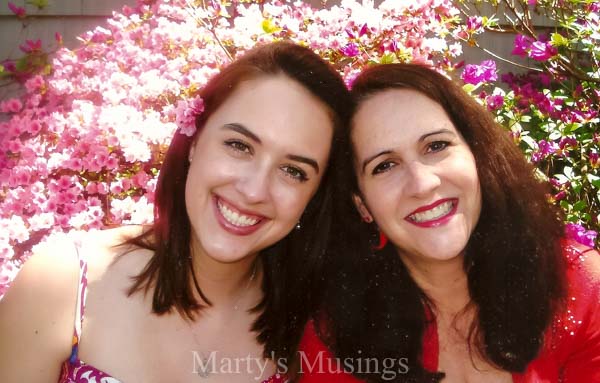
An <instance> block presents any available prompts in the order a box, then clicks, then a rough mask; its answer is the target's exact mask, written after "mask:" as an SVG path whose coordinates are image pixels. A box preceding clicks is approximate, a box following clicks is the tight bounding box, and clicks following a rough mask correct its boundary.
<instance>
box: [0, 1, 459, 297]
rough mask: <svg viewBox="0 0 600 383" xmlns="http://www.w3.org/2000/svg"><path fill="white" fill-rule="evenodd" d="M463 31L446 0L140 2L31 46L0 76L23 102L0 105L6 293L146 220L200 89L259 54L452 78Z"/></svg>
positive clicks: (351, 72) (0, 284)
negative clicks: (249, 54)
mask: <svg viewBox="0 0 600 383" xmlns="http://www.w3.org/2000/svg"><path fill="white" fill-rule="evenodd" d="M9 5H10V6H11V9H12V10H13V12H14V13H15V15H16V17H21V18H25V17H27V15H26V14H25V10H23V9H22V8H19V7H16V6H14V5H13V4H12V3H10V4H9ZM459 21H460V18H459V10H458V9H457V8H456V7H455V6H454V4H453V3H452V2H451V1H446V0H428V1H425V0H423V1H411V2H400V1H395V0H390V1H385V2H383V3H382V4H381V5H380V6H378V7H374V6H373V4H372V3H369V2H365V4H359V3H358V2H356V1H351V0H344V1H342V3H341V5H339V6H333V7H330V8H327V9H314V8H312V7H311V6H309V5H307V4H304V3H303V2H300V1H296V2H294V3H292V2H289V1H280V2H275V3H270V4H268V3H264V2H262V1H233V2H231V1H225V0H223V1H217V0H212V1H192V0H188V1H185V0H170V1H169V0H158V1H148V0H140V1H139V2H138V5H137V6H136V7H135V8H130V7H124V8H123V9H122V11H121V12H115V13H114V14H113V16H112V17H111V18H110V19H109V20H108V23H107V26H106V27H98V28H96V29H94V30H92V31H89V32H88V33H85V34H84V35H82V36H80V39H81V41H82V44H81V45H80V46H79V47H77V48H76V49H67V48H64V47H62V48H60V49H59V50H58V51H57V52H55V53H54V55H53V59H52V60H49V59H48V57H49V56H48V54H47V52H43V51H42V49H41V44H40V43H39V42H38V41H28V42H25V44H24V45H23V46H22V48H23V52H24V56H23V58H21V59H19V60H17V61H16V62H4V63H2V67H1V70H0V80H1V81H5V82H6V81H12V82H18V83H20V84H22V86H23V92H24V94H23V95H22V96H20V97H16V98H11V99H6V100H3V101H1V102H0V113H2V114H3V117H4V119H3V120H2V119H0V121H3V122H0V148H1V150H0V295H2V293H3V291H4V290H5V289H6V286H7V285H8V283H9V281H10V280H11V278H12V277H13V276H14V274H15V273H16V270H17V269H18V267H19V266H20V265H21V264H22V262H23V261H24V259H26V257H27V256H28V254H29V253H30V251H31V248H32V246H33V245H35V244H36V243H38V242H40V241H41V240H43V239H44V238H46V237H47V236H48V235H50V234H52V233H60V232H67V231H70V230H91V229H97V228H103V227H108V226H112V225H117V224H127V223H137V224H144V223H149V222H151V220H152V216H153V215H152V213H153V196H154V188H155V185H156V176H157V174H158V172H159V171H160V165H161V162H162V160H163V157H164V155H165V152H166V149H167V147H168V145H169V141H170V139H171V137H172V136H173V135H174V134H188V135H190V134H192V133H193V132H194V125H193V122H194V116H195V114H197V113H201V112H202V109H203V104H202V100H201V99H200V98H199V97H198V91H199V89H201V88H202V86H203V85H204V84H205V83H206V81H207V79H208V78H209V77H211V76H212V75H213V74H215V73H216V72H218V71H219V70H220V69H221V68H223V67H224V66H226V65H227V64H229V63H230V62H231V61H232V60H234V59H235V57H237V56H238V55H239V54H241V53H243V52H244V51H246V50H248V49H249V48H251V47H253V46H254V45H255V44H257V43H263V42H270V41H275V40H281V39H288V40H292V41H295V42H298V43H300V44H304V45H306V46H309V47H310V48H312V49H313V50H315V51H316V52H317V53H319V54H320V55H321V56H322V57H324V58H325V59H326V60H328V61H330V62H331V63H332V64H334V65H335V66H336V67H337V68H338V69H339V71H340V73H342V75H343V76H344V77H345V78H346V79H347V81H348V82H350V81H351V80H352V79H353V78H354V76H355V75H356V74H357V73H358V72H359V71H360V70H361V68H363V67H364V66H365V65H368V64H369V63H381V62H383V63H389V62H398V61H415V62H421V63H424V64H429V65H434V66H436V67H437V68H439V70H441V71H444V70H451V69H452V67H453V65H454V64H453V62H454V60H455V59H456V58H457V57H458V56H459V55H460V54H461V45H460V43H459V39H460V36H459V35H458V32H459V28H458V26H459ZM56 38H57V44H58V45H59V46H60V44H61V39H60V36H57V37H56ZM265 102H268V100H265Z"/></svg>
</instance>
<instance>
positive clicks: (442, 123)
mask: <svg viewBox="0 0 600 383" xmlns="http://www.w3.org/2000/svg"><path fill="white" fill-rule="evenodd" d="M352 93H353V94H354V96H355V97H356V100H357V103H358V106H357V109H356V111H355V113H354V116H353V118H352V122H351V133H350V137H349V141H350V143H351V151H352V153H353V158H352V160H351V161H350V160H349V161H347V162H348V163H349V164H351V166H352V168H353V169H350V166H349V167H348V168H347V169H346V172H347V175H348V177H347V178H348V180H349V184H348V186H347V187H348V188H349V189H350V190H353V191H354V192H353V195H352V197H351V196H347V198H346V199H345V200H341V201H340V207H339V209H338V211H337V212H336V217H338V219H343V220H344V224H343V225H341V227H340V228H339V230H338V231H340V232H342V231H343V232H345V236H344V237H343V239H344V240H343V241H339V242H338V243H337V246H338V249H337V251H338V254H337V256H336V257H334V260H336V262H335V263H334V264H333V265H332V267H334V268H335V270H336V272H335V273H333V274H332V279H331V283H330V284H329V289H328V294H327V295H328V298H327V299H326V303H325V305H324V309H323V311H324V312H323V315H321V316H320V317H319V318H322V320H320V321H319V322H318V323H317V324H316V326H313V325H312V324H311V325H310V326H309V327H308V330H307V334H306V336H305V338H304V341H303V344H302V346H301V349H302V350H303V357H304V362H305V363H304V365H303V367H304V373H305V374H304V380H303V382H318V381H323V382H324V381H340V382H341V381H348V382H351V381H356V379H355V378H353V377H351V376H350V374H351V373H352V374H354V375H355V376H356V377H360V378H363V379H367V380H368V381H397V382H440V381H442V382H523V383H525V382H528V383H529V382H531V383H533V382H600V312H599V303H600V257H599V256H598V253H597V252H596V251H594V250H592V249H589V248H586V247H585V246H581V245H578V244H575V243H572V242H569V241H566V240H564V239H563V237H562V236H563V224H562V220H561V217H560V214H559V213H558V212H557V211H556V209H554V208H553V207H551V206H550V205H549V204H548V202H547V194H546V193H547V191H548V189H547V188H546V185H545V184H544V183H541V182H540V181H539V180H538V179H536V178H535V177H534V172H533V168H532V166H530V165H529V164H528V163H527V162H526V161H525V159H524V157H523V155H522V153H521V152H520V151H519V150H518V148H517V147H516V146H515V145H514V144H513V142H512V141H511V139H510V138H509V137H508V135H507V134H506V132H505V131H503V129H502V128H500V127H499V126H497V124H495V123H494V120H493V118H492V116H491V115H490V114H489V113H487V112H486V111H485V110H484V109H483V108H482V107H480V106H479V105H478V104H477V103H476V102H475V101H474V100H473V99H472V98H471V97H470V96H468V95H467V94H466V93H464V92H463V91H462V89H461V88H460V87H459V86H458V85H457V84H454V83H453V82H452V81H450V80H448V79H447V78H445V77H444V76H442V75H440V74H439V73H437V72H435V71H434V70H432V69H428V68H425V67H422V66H417V65H411V64H392V65H381V66H376V67H372V68H370V69H367V70H366V71H364V72H363V73H362V74H361V75H360V76H359V77H358V78H357V79H356V81H355V82H354V84H353V88H352ZM352 205H355V206H352ZM353 207H356V210H354V209H353ZM356 211H357V212H358V213H359V214H358V215H357V214H356V213H355V212H356ZM352 215H354V217H352ZM361 220H362V222H363V223H359V222H360V221H361ZM379 231H380V232H381V233H383V234H384V235H385V236H386V237H387V238H388V239H389V241H388V243H387V244H386V245H385V246H383V247H379V249H375V248H376V247H377V242H378V237H379V235H378V232H379ZM375 250H376V251H375ZM315 329H316V330H317V331H315ZM317 334H318V335H319V337H318V336H317ZM322 341H323V342H324V343H322ZM325 345H327V346H329V348H330V349H331V351H333V354H334V355H331V354H329V353H328V351H327V349H326V347H325ZM324 355H325V356H324ZM318 360H321V361H326V362H323V363H322V364H321V365H322V366H324V367H323V368H321V371H319V368H317V367H318V366H319V365H318V364H317V363H316V362H317V361H318ZM331 366H333V368H330V367H331ZM328 368H329V369H328ZM319 372H321V373H319Z"/></svg>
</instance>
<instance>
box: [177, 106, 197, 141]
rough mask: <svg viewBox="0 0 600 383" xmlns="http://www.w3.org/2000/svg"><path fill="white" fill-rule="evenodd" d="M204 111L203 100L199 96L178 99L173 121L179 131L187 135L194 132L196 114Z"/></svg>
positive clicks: (189, 135) (190, 135)
mask: <svg viewBox="0 0 600 383" xmlns="http://www.w3.org/2000/svg"><path fill="white" fill-rule="evenodd" d="M203 111H204V101H203V100H202V98H200V97H195V98H193V99H189V100H179V101H178V102H177V107H176V109H175V115H176V117H175V121H176V123H177V126H178V127H179V132H180V133H182V134H185V135H186V136H188V137H192V136H193V135H194V133H196V116H197V115H198V114H200V113H202V112H203Z"/></svg>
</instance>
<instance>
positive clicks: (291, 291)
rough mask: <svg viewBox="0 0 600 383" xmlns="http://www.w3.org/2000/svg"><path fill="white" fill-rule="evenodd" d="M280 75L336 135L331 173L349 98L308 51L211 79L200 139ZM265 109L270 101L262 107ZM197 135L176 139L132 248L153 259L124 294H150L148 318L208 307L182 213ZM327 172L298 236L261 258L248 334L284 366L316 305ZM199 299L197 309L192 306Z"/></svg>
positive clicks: (291, 47)
mask: <svg viewBox="0 0 600 383" xmlns="http://www.w3.org/2000/svg"><path fill="white" fill-rule="evenodd" d="M274 75H284V76H287V77H288V78H290V79H292V80H294V81H297V82H298V83H299V84H301V85H302V86H303V87H305V88H306V89H307V90H309V91H310V93H311V94H312V95H314V96H315V97H316V98H317V99H318V100H320V101H321V102H322V104H323V105H325V106H326V107H327V109H328V112H329V115H330V117H331V121H332V124H333V127H334V133H333V140H332V141H333V142H332V155H330V163H329V165H328V169H329V168H331V167H333V166H335V163H332V161H335V159H336V158H338V157H339V156H336V155H334V154H333V151H334V150H335V147H336V143H335V141H337V140H339V137H340V135H341V133H342V129H344V128H345V127H346V126H347V121H348V118H349V114H350V111H351V104H352V101H351V98H350V94H349V92H348V90H347V88H346V85H345V83H344V82H343V80H342V79H341V77H340V75H339V74H338V73H337V72H336V71H335V69H333V68H332V66H330V65H329V64H327V63H326V62H325V61H323V60H322V59H321V58H320V57H319V56H318V55H316V54H315V53H314V52H312V51H311V50H310V49H308V48H305V47H302V46H299V45H296V44H293V43H290V42H278V43H271V44H267V45H264V46H259V47H256V48H254V49H253V50H251V51H249V52H248V53H246V54H245V55H244V56H242V57H241V58H239V59H237V60H235V61H234V62H233V63H231V64H230V65H229V66H227V67H226V68H224V69H223V70H222V71H221V72H220V73H218V74H217V75H215V76H214V77H213V78H212V79H210V81H209V82H208V83H207V84H206V86H205V87H204V88H203V89H202V90H201V91H200V96H201V97H202V99H203V101H204V111H203V112H202V113H201V114H199V115H198V116H197V118H196V128H197V129H196V133H195V135H197V134H198V133H199V132H200V131H201V130H202V128H203V127H204V124H205V123H206V121H207V120H208V118H209V117H210V116H211V115H212V114H213V113H214V112H215V111H216V110H217V109H218V108H219V107H220V106H221V105H222V104H223V103H224V102H225V101H226V100H227V99H228V97H229V96H230V95H231V94H232V93H233V92H234V91H235V89H236V88H237V86H238V85H239V84H240V83H242V82H244V81H247V80H250V79H255V78H258V77H261V76H274ZM265 102H268V100H265ZM195 135H194V136H192V137H188V136H186V135H184V134H180V133H176V134H175V136H174V137H173V140H172V142H171V145H170V147H169V149H168V151H167V154H166V157H165V159H164V162H163V164H162V167H161V170H160V174H159V176H158V181H157V187H156V195H155V202H154V204H155V208H154V224H153V226H152V228H151V229H150V230H149V231H147V232H145V233H144V234H143V235H141V236H139V237H137V238H134V239H133V240H131V241H130V242H131V243H133V244H135V245H137V246H140V247H143V248H146V249H150V250H152V251H153V252H154V255H153V256H152V258H151V259H150V261H149V262H148V264H147V265H146V267H145V268H144V270H143V271H142V272H141V273H140V274H139V275H137V276H136V277H135V278H134V283H133V285H132V286H131V288H130V289H129V291H128V293H129V294H130V295H131V294H134V293H135V292H138V291H144V292H145V293H148V292H149V291H150V290H151V289H152V294H153V298H152V311H153V312H154V313H155V314H163V313H166V312H170V311H171V310H173V309H175V310H177V311H179V313H180V314H182V315H184V316H187V317H188V318H190V319H193V318H194V317H195V316H196V314H198V313H199V312H200V311H201V310H202V309H203V308H205V307H206V306H210V297H206V296H205V295H204V294H203V293H202V291H201V289H200V287H199V286H198V282H197V281H196V277H195V275H194V273H193V272H192V270H193V269H192V262H191V258H192V254H191V250H190V240H191V238H190V236H191V230H192V229H191V225H190V220H189V218H188V215H187V212H186V205H185V195H184V194H185V182H186V179H187V174H188V169H189V162H188V154H189V151H190V147H191V145H192V143H193V142H194V139H195ZM329 173H330V172H329V171H326V172H325V174H324V176H323V178H322V180H321V184H320V186H319V188H318V190H317V192H316V193H315V195H314V196H313V198H312V199H311V201H310V202H309V204H308V206H307V207H306V210H305V211H304V213H303V215H302V218H301V225H300V228H299V229H296V230H292V232H291V233H289V234H288V235H287V236H286V237H285V238H283V239H282V240H280V241H279V242H277V243H276V244H274V245H272V246H271V247H269V248H267V249H265V250H263V251H262V252H261V254H260V256H261V257H262V259H261V260H262V264H263V266H264V280H263V285H262V289H263V292H264V298H263V299H262V301H261V302H260V303H259V304H258V305H257V307H255V308H254V310H255V311H256V312H260V315H259V317H258V319H257V321H256V322H255V323H254V326H253V330H254V331H256V332H257V333H258V337H257V338H258V340H259V341H260V342H261V343H262V344H264V345H265V355H266V356H268V357H273V356H275V357H276V358H279V357H283V358H289V357H291V356H292V353H294V352H295V348H296V347H297V344H298V342H299V339H300V336H301V334H302V330H303V327H304V324H305V322H306V321H307V320H308V317H309V315H310V313H312V311H313V307H314V305H315V304H316V303H315V300H316V298H317V296H318V295H317V292H318V291H319V281H320V279H321V278H320V274H319V271H320V269H321V264H322V261H323V255H324V249H325V246H326V243H327V241H328V238H329V228H330V225H331V217H332V213H331V207H330V206H331V200H332V191H331V187H332V182H331V180H330V176H329ZM195 293H197V294H199V295H200V297H201V298H202V299H201V302H199V301H198V300H197V299H196V298H195Z"/></svg>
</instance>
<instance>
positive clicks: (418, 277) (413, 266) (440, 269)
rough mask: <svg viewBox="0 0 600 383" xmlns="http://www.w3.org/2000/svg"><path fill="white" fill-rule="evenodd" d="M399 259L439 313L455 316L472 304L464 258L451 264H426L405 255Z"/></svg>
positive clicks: (430, 261)
mask: <svg viewBox="0 0 600 383" xmlns="http://www.w3.org/2000/svg"><path fill="white" fill-rule="evenodd" d="M399 255H400V258H401V259H402V262H403V263H404V265H405V266H406V268H407V269H408V271H409V272H410V275H411V276H412V277H413V279H414V280H415V283H416V284H417V285H418V286H419V287H420V288H421V289H422V290H423V291H424V292H425V294H427V296H428V297H429V298H430V299H431V300H432V301H433V303H434V304H435V306H436V310H437V311H438V312H440V313H446V314H450V315H455V314H457V313H459V312H460V311H462V310H464V309H465V308H466V306H467V305H468V304H469V302H470V297H469V287H468V281H467V274H466V273H465V271H464V268H463V257H462V256H457V257H454V258H452V259H448V260H437V259H435V260H429V259H426V260H423V259H422V258H419V259H416V257H410V256H407V255H405V254H402V253H400V254H399Z"/></svg>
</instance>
